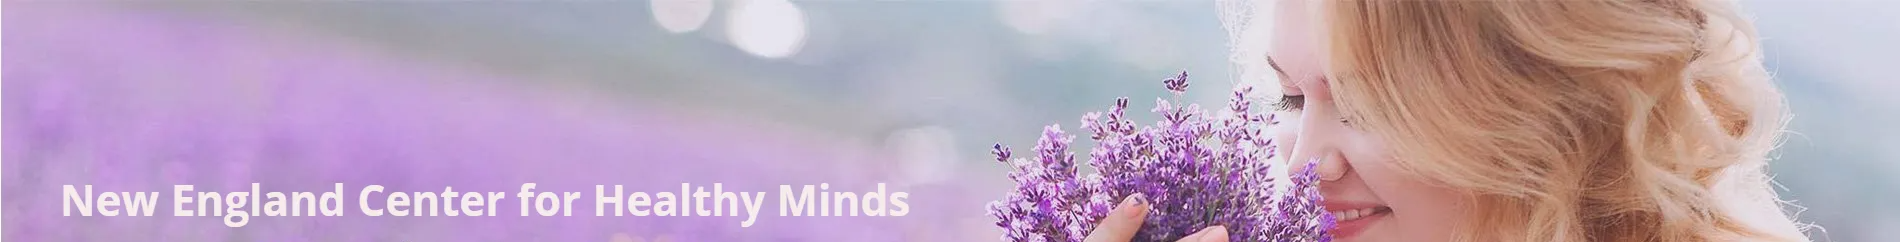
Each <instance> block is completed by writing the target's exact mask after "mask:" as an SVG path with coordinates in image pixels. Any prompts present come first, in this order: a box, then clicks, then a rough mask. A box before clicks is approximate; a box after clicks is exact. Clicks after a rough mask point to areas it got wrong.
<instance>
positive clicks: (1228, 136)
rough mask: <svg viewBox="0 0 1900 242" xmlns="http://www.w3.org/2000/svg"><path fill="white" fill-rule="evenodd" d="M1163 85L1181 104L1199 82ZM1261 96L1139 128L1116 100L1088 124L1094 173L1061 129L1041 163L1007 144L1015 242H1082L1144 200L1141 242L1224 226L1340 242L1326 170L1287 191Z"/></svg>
mask: <svg viewBox="0 0 1900 242" xmlns="http://www.w3.org/2000/svg"><path fill="white" fill-rule="evenodd" d="M1163 83H1164V84H1165V85H1166V87H1167V88H1168V90H1169V91H1171V92H1173V93H1174V94H1175V98H1174V99H1173V100H1176V101H1178V99H1179V97H1180V95H1182V94H1183V93H1185V92H1186V91H1187V87H1188V83H1187V72H1181V74H1179V75H1176V76H1175V77H1173V78H1169V79H1167V80H1165V81H1163ZM1251 91H1252V89H1251V88H1236V89H1235V90H1234V95H1233V97H1232V98H1233V99H1232V100H1230V101H1229V103H1228V105H1227V110H1226V111H1229V112H1231V113H1232V114H1229V115H1221V116H1209V115H1206V113H1205V112H1204V111H1203V110H1201V108H1200V105H1196V104H1188V105H1186V106H1178V105H1176V104H1174V102H1171V101H1170V99H1157V100H1156V101H1155V103H1156V107H1155V108H1154V109H1153V111H1154V112H1155V114H1157V115H1158V116H1160V117H1161V120H1159V121H1157V122H1155V124H1154V125H1152V126H1136V125H1135V124H1134V122H1133V121H1130V120H1127V119H1125V117H1126V116H1125V113H1124V112H1125V111H1126V110H1127V108H1128V98H1118V99H1116V101H1115V105H1114V106H1110V107H1109V111H1108V112H1107V113H1099V112H1091V113H1087V114H1085V115H1083V116H1082V126H1081V129H1082V132H1084V133H1087V134H1088V136H1089V138H1090V139H1092V140H1094V141H1095V142H1096V146H1095V147H1094V148H1093V149H1091V150H1089V153H1088V166H1089V167H1092V168H1094V170H1095V172H1094V173H1091V174H1079V173H1078V168H1079V167H1078V166H1077V164H1076V163H1075V157H1074V154H1072V153H1071V152H1069V151H1068V149H1069V144H1070V142H1071V141H1072V139H1073V137H1072V136H1069V135H1068V134H1067V133H1065V132H1063V131H1062V128H1061V126H1059V125H1049V126H1048V127H1046V128H1044V129H1043V133H1042V136H1041V138H1040V139H1039V140H1038V141H1037V142H1036V147H1035V148H1034V149H1033V150H1034V151H1035V153H1036V155H1035V157H1012V156H1011V154H1010V149H1009V147H1008V146H1003V145H1002V144H997V145H996V146H994V147H992V150H991V152H990V153H991V154H994V155H996V159H997V161H1000V162H1003V163H1005V164H1008V165H1010V166H1011V167H1013V168H1014V171H1013V172H1010V173H1009V178H1010V179H1012V180H1014V181H1015V182H1016V185H1017V186H1016V189H1015V190H1014V191H1012V192H1010V193H1008V194H1006V195H1005V197H1004V198H1003V199H1002V200H998V201H995V202H991V203H990V204H989V211H990V214H991V215H992V216H995V217H996V218H997V223H996V225H997V226H999V227H1002V228H1003V229H1004V231H1005V232H1004V235H1003V239H1004V240H1008V241H1081V240H1082V238H1083V237H1086V236H1087V234H1088V233H1089V231H1091V230H1094V226H1095V224H1096V223H1097V222H1099V221H1100V220H1101V219H1102V218H1103V217H1105V216H1107V215H1108V211H1109V210H1110V209H1111V208H1113V207H1114V205H1115V204H1116V201H1121V200H1122V199H1123V198H1126V197H1128V196H1131V195H1134V194H1143V195H1144V196H1147V197H1148V198H1149V199H1150V203H1149V206H1150V207H1149V209H1150V210H1149V213H1148V217H1147V218H1146V219H1145V220H1144V222H1143V224H1142V228H1141V230H1140V231H1138V232H1137V234H1136V237H1135V240H1136V241H1174V240H1175V239H1179V238H1181V237H1184V236H1186V235H1188V234H1189V233H1192V232H1194V231H1197V230H1200V229H1202V228H1205V227H1209V226H1215V225H1222V226H1227V228H1228V230H1229V231H1228V232H1229V238H1230V239H1232V240H1234V241H1330V240H1331V239H1332V236H1331V235H1328V234H1327V231H1328V230H1331V229H1332V227H1333V222H1334V220H1333V217H1332V215H1331V214H1330V213H1327V212H1326V211H1325V210H1324V208H1322V207H1321V206H1320V203H1321V201H1322V200H1321V198H1320V194H1319V191H1318V189H1317V188H1316V186H1315V185H1316V182H1317V181H1318V175H1316V174H1314V173H1313V169H1312V168H1313V166H1314V165H1315V164H1316V162H1317V160H1315V161H1309V162H1307V163H1306V164H1305V166H1306V167H1305V168H1306V169H1301V171H1303V172H1299V173H1296V174H1290V176H1289V178H1290V179H1288V181H1277V182H1276V181H1275V178H1274V176H1273V174H1272V173H1270V172H1269V169H1268V168H1269V167H1268V166H1269V162H1267V160H1269V159H1272V158H1274V154H1273V150H1274V145H1275V144H1274V143H1273V141H1272V140H1271V139H1270V138H1268V137H1267V136H1265V135H1263V134H1262V130H1263V129H1264V128H1265V127H1266V126H1267V125H1269V124H1272V123H1273V116H1272V115H1269V114H1256V113H1252V110H1253V109H1252V108H1251V106H1252V105H1253V103H1252V102H1251V101H1249V100H1248V97H1247V95H1248V94H1249V93H1250V92H1251ZM1281 185H1285V186H1287V187H1277V186H1281Z"/></svg>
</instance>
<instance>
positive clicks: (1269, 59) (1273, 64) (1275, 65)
mask: <svg viewBox="0 0 1900 242" xmlns="http://www.w3.org/2000/svg"><path fill="white" fill-rule="evenodd" d="M1267 66H1270V67H1273V71H1274V72H1279V73H1280V75H1281V76H1285V75H1286V70H1283V69H1280V64H1279V63H1276V62H1273V56H1272V55H1268V56H1267Z"/></svg>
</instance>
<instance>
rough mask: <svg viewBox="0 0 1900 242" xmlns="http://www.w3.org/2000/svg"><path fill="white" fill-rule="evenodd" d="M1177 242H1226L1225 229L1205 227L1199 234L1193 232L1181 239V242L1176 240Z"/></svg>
mask: <svg viewBox="0 0 1900 242" xmlns="http://www.w3.org/2000/svg"><path fill="white" fill-rule="evenodd" d="M1177 241H1179V242H1227V227H1226V226H1218V225H1216V226H1214V227H1207V228H1205V229H1201V231H1200V232H1194V234H1191V235H1188V236H1187V237H1184V238H1181V240H1177Z"/></svg>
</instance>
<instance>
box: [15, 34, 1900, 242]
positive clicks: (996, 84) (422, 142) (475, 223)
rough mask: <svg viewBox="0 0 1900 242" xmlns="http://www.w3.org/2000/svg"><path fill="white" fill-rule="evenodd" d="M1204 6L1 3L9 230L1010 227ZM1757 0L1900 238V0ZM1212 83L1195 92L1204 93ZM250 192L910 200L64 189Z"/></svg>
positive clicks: (1829, 152) (408, 236) (1794, 162)
mask: <svg viewBox="0 0 1900 242" xmlns="http://www.w3.org/2000/svg"><path fill="white" fill-rule="evenodd" d="M1213 5H1214V4H1212V3H1208V2H1202V1H1060V0H1051V1H785V0H704V1H701V0H680V1H672V0H665V1H556V2H502V1H472V2H470V1H456V2H408V1H370V2H321V1H285V2H267V1H163V2H119V1H9V2H6V3H5V6H6V7H7V8H5V10H4V14H0V15H3V16H4V17H3V19H4V21H3V22H4V23H5V24H4V28H5V29H6V31H5V35H4V37H0V43H4V47H5V48H6V49H10V50H13V51H12V52H8V53H7V54H4V56H3V58H0V77H3V78H4V79H6V81H5V85H4V87H5V89H4V91H0V95H4V96H5V98H0V101H4V104H0V114H3V115H4V118H0V120H3V121H4V125H0V136H3V139H0V143H5V144H7V145H6V146H4V147H0V151H3V152H4V154H3V155H0V158H3V159H4V160H5V162H3V163H0V184H4V185H0V187H3V188H4V190H3V191H0V214H4V215H6V217H5V219H4V220H0V227H3V229H0V233H4V234H0V240H8V241H127V240H140V241H146V240H150V241H462V240H475V241H635V240H638V241H655V240H656V239H660V238H662V237H664V238H666V239H664V240H674V241H987V240H994V239H995V238H996V236H997V235H998V232H999V230H997V229H995V228H993V226H991V225H989V223H990V222H991V221H990V218H989V217H987V216H985V215H984V214H983V208H982V206H983V204H984V203H985V202H987V201H988V200H992V199H996V198H999V197H1000V196H1001V195H1002V194H1003V191H1005V190H1007V189H1008V188H1009V185H1008V183H1007V181H1008V180H1007V179H1006V178H1004V177H1003V174H1004V171H1003V169H1005V168H1004V167H1002V166H1000V165H997V164H994V162H993V161H990V160H989V159H986V158H985V156H986V155H987V153H986V152H987V149H988V147H989V145H990V144H991V142H993V141H999V140H1001V141H1022V143H1008V144H1010V145H1015V146H1019V147H1026V146H1028V145H1029V143H1027V141H1030V140H1033V138H1034V137H1033V135H1032V134H1036V133H1038V131H1040V130H1041V127H1042V125H1045V124H1048V123H1049V122H1062V123H1063V124H1064V125H1065V126H1071V127H1073V125H1074V122H1075V121H1074V117H1076V116H1078V115H1080V114H1081V113H1082V112H1084V111H1087V110H1097V109H1101V108H1103V107H1106V106H1107V105H1109V104H1110V103H1107V102H1103V101H1105V100H1113V99H1114V98H1115V97H1118V96H1134V97H1142V96H1161V95H1164V93H1162V92H1161V91H1159V90H1158V89H1157V88H1155V87H1156V85H1157V84H1158V83H1156V81H1157V80H1160V79H1162V78H1165V77H1168V76H1169V75H1172V74H1173V73H1175V72H1177V71H1181V70H1183V69H1186V70H1190V71H1193V72H1195V73H1197V76H1196V79H1195V83H1196V85H1197V86H1196V87H1195V88H1196V90H1227V87H1226V86H1224V85H1231V83H1233V82H1234V81H1233V80H1231V78H1227V77H1225V76H1223V75H1220V74H1219V73H1221V72H1224V71H1228V69H1227V68H1228V66H1227V63H1226V62H1225V61H1226V58H1227V56H1226V55H1227V54H1228V47H1227V46H1226V45H1227V39H1226V38H1227V36H1226V34H1225V33H1224V32H1223V30H1222V29H1221V26H1220V24H1219V23H1218V20H1217V18H1216V15H1217V14H1216V13H1215V10H1214V6H1213ZM1743 5H1744V7H1745V8H1747V9H1748V10H1750V11H1749V12H1752V13H1753V14H1752V15H1753V16H1754V17H1755V18H1756V19H1757V21H1758V23H1759V27H1760V28H1761V35H1762V36H1763V37H1764V38H1765V39H1764V42H1763V43H1764V45H1765V47H1766V50H1767V54H1768V58H1769V60H1768V64H1769V65H1770V68H1772V69H1773V70H1774V71H1775V72H1776V75H1777V78H1778V81H1779V84H1780V85H1781V86H1782V88H1783V89H1784V90H1786V91H1787V93H1788V95H1789V100H1790V102H1791V104H1792V105H1793V107H1794V114H1795V115H1794V120H1793V127H1791V128H1792V130H1791V131H1790V136H1791V137H1790V139H1789V140H1788V141H1787V142H1786V144H1784V145H1783V146H1782V148H1781V150H1779V151H1778V152H1777V154H1778V155H1780V157H1779V158H1778V159H1777V160H1776V161H1775V163H1774V164H1773V166H1774V167H1773V171H1774V172H1775V173H1776V175H1777V180H1778V181H1779V182H1780V183H1781V184H1782V185H1783V186H1784V187H1786V188H1787V190H1786V191H1783V193H1782V194H1783V195H1784V196H1786V197H1787V198H1788V199H1791V200H1795V201H1796V202H1797V203H1798V205H1801V206H1804V207H1806V208H1805V210H1803V212H1801V213H1800V216H1801V218H1802V219H1803V220H1804V221H1809V222H1814V223H1818V224H1819V225H1821V226H1822V227H1823V228H1825V231H1815V237H1816V239H1817V240H1819V241H1881V240H1883V239H1884V238H1895V237H1900V209H1897V208H1894V207H1892V206H1887V205H1890V204H1896V203H1900V148H1896V147H1900V128H1895V127H1893V125H1892V124H1895V123H1900V99H1896V97H1900V95H1892V93H1891V92H1893V91H1900V82H1895V80H1891V79H1892V78H1891V76H1892V73H1891V69H1892V66H1893V65H1894V64H1896V63H1900V62H1896V61H1894V60H1893V58H1894V57H1895V56H1900V47H1896V46H1893V45H1891V44H1890V43H1900V18H1896V17H1894V16H1900V3H1891V2H1881V1H1848V0H1841V1H1744V4H1743ZM1201 73H1206V74H1201ZM1224 94H1225V93H1224V92H1220V91H1206V92H1194V93H1190V95H1192V98H1195V99H1197V100H1198V101H1199V102H1201V103H1218V102H1219V101H1222V100H1224V98H1225V96H1224ZM1142 115H1145V113H1139V112H1138V113H1137V114H1136V115H1135V116H1136V117H1135V118H1137V119H1139V120H1152V117H1147V116H1142ZM251 182H259V183H263V185H264V186H265V189H267V190H279V191H316V190H325V189H328V188H329V185H330V184H331V183H335V182H343V183H346V189H347V190H354V189H358V188H360V186H361V185H367V184H380V185H384V186H388V187H389V188H388V190H391V191H432V190H435V189H439V188H441V187H443V186H454V187H455V189H456V190H457V191H502V192H512V191H515V190H516V189H518V187H516V186H517V185H518V184H520V183H524V182H537V183H540V184H541V187H542V188H541V190H555V191H572V192H582V193H583V195H584V196H588V195H591V194H592V187H591V186H592V185H595V184H608V185H611V184H625V185H628V187H627V189H628V190H629V191H669V190H673V189H677V187H678V184H679V183H681V182H691V183H695V184H706V183H713V182H722V183H725V185H726V187H727V188H728V190H745V191H775V190H774V189H776V186H777V185H780V184H794V185H797V184H815V183H819V182H827V183H830V184H831V185H832V186H833V187H834V190H836V189H839V188H841V187H842V188H844V189H857V190H860V191H861V190H863V189H866V187H869V186H870V185H871V184H875V183H877V182H885V183H890V184H892V185H893V187H892V189H893V190H901V191H907V192H910V193H911V200H910V201H911V208H912V212H911V214H910V215H908V216H906V217H884V218H872V217H777V216H775V215H776V214H775V212H774V211H775V210H774V209H775V208H767V209H766V211H767V212H768V213H771V214H765V215H761V216H760V217H759V218H758V223H757V224H756V225H754V226H753V227H751V228H739V227H738V226H737V222H738V221H739V220H741V218H727V217H711V218H700V217H688V218H661V217H593V216H592V210H591V208H592V205H591V204H584V205H583V204H577V205H578V206H577V207H578V208H576V209H575V210H574V211H573V212H574V213H575V214H576V216H574V217H557V218H548V217H526V218H523V217H514V216H507V215H510V214H505V213H504V214H502V215H504V216H497V217H365V216H361V214H359V213H357V212H358V211H357V210H355V209H354V208H350V209H348V210H346V211H349V212H350V215H347V216H345V217H252V219H253V220H252V221H251V223H250V224H249V225H247V226H245V227H244V228H236V229H233V228H227V227H225V226H224V225H223V224H221V223H220V222H219V221H218V219H219V218H216V217H168V216H167V217H151V218H146V217H63V216H60V207H59V206H60V205H61V204H60V200H59V199H60V198H61V197H60V195H61V194H60V185H66V184H73V185H82V184H93V185H95V188H94V189H95V190H106V191H165V192H169V191H170V188H169V186H170V185H172V184H193V185H197V186H198V190H201V191H203V190H209V191H235V190H240V189H247V188H248V185H249V183H251ZM167 195H169V194H168V193H167ZM346 195H348V196H349V197H354V196H355V194H353V193H352V194H346ZM513 199H515V198H512V197H511V198H509V200H505V201H504V202H503V204H505V205H508V206H512V205H513V204H512V202H511V201H512V200H513ZM590 199H591V198H584V199H582V200H581V201H588V200H590ZM166 201H169V198H168V199H167V200H166ZM775 202H776V201H769V202H767V204H766V206H768V207H771V206H775V204H774V203H775ZM577 203H581V202H577ZM351 205H352V206H354V204H351ZM168 206H169V204H160V205H159V207H160V209H161V211H160V214H166V213H168V212H169V211H167V210H168V209H169V207H168ZM514 209H515V208H513V207H504V208H502V211H514ZM583 215H585V216H583ZM1823 232H1824V233H1823Z"/></svg>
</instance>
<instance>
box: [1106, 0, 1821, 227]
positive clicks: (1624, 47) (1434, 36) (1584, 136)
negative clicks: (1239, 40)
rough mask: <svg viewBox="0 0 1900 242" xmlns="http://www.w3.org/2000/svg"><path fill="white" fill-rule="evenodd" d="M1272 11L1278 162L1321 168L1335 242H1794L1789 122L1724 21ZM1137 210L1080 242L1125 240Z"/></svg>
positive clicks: (1639, 4) (1518, 5) (1634, 11)
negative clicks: (1786, 168)
mask: <svg viewBox="0 0 1900 242" xmlns="http://www.w3.org/2000/svg"><path fill="white" fill-rule="evenodd" d="M1277 4H1278V6H1277V7H1275V8H1274V9H1275V12H1274V13H1272V15H1273V18H1274V21H1273V23H1274V26H1275V27H1274V28H1273V41H1272V44H1271V45H1272V46H1271V50H1270V53H1269V54H1268V56H1266V57H1263V58H1268V59H1269V60H1270V61H1268V63H1270V64H1269V65H1271V66H1272V68H1273V69H1275V70H1276V71H1277V72H1278V74H1279V80H1280V81H1279V82H1280V83H1279V84H1280V85H1281V86H1282V87H1283V90H1284V91H1283V93H1284V94H1285V96H1284V97H1283V98H1282V100H1281V101H1280V108H1281V109H1282V111H1284V113H1283V114H1282V115H1283V116H1282V117H1283V118H1288V117H1290V118H1289V119H1285V120H1286V121H1285V122H1284V123H1283V124H1285V125H1288V126H1287V127H1286V128H1283V129H1281V130H1286V131H1284V132H1283V133H1281V134H1279V137H1277V138H1278V139H1279V140H1281V141H1282V142H1284V143H1283V144H1285V145H1284V146H1282V147H1281V148H1282V150H1280V152H1281V153H1283V154H1292V155H1291V156H1292V160H1306V159H1315V158H1316V159H1320V160H1321V164H1320V166H1319V167H1318V168H1316V169H1319V170H1318V173H1320V174H1322V176H1323V177H1324V178H1323V179H1322V180H1323V181H1322V183H1321V192H1322V193H1323V194H1324V195H1325V196H1326V200H1327V203H1326V207H1327V209H1328V210H1329V211H1333V212H1334V214H1335V215H1338V216H1339V217H1340V218H1341V221H1340V222H1339V228H1337V229H1336V230H1335V231H1334V235H1335V236H1336V237H1337V238H1336V240H1335V241H1807V240H1808V239H1807V238H1806V237H1805V236H1804V235H1803V231H1802V228H1801V227H1799V226H1798V224H1797V223H1795V222H1794V221H1792V220H1790V219H1789V217H1788V215H1787V214H1785V213H1784V211H1782V209H1781V204H1780V202H1779V200H1777V199H1776V197H1775V194H1774V191H1773V190H1772V189H1771V187H1770V184H1769V179H1768V176H1767V174H1766V171H1764V168H1765V162H1766V161H1765V158H1764V156H1765V155H1766V153H1767V152H1768V151H1769V150H1770V149H1772V148H1773V145H1774V143H1775V142H1776V141H1777V136H1778V134H1779V133H1780V131H1781V128H1782V126H1783V124H1784V117H1783V113H1784V107H1783V105H1782V102H1781V94H1779V93H1778V92H1777V91H1776V90H1775V89H1774V88H1773V86H1772V85H1771V83H1770V82H1769V79H1768V73H1766V72H1765V71H1764V70H1763V69H1762V66H1761V62H1760V59H1759V53H1758V52H1759V50H1758V47H1757V44H1756V43H1755V39H1754V35H1753V30H1752V29H1751V27H1750V24H1749V23H1748V22H1747V21H1746V19H1743V18H1741V17H1739V16H1738V15H1737V13H1736V12H1735V10H1733V9H1731V4H1730V3H1726V2H1705V1H1673V0H1654V1H1607V0H1588V1H1558V0H1550V1H1411V0H1405V1H1305V0H1285V1H1279V2H1277ZM1140 203H1141V201H1139V200H1135V201H1128V202H1125V203H1124V206H1123V208H1120V209H1117V210H1116V211H1115V212H1114V213H1113V214H1112V215H1110V218H1109V219H1108V220H1106V221H1105V222H1104V223H1103V224H1102V225H1101V226H1100V227H1099V228H1098V229H1097V230H1096V231H1095V232H1094V233H1092V234H1091V236H1090V238H1089V241H1127V240H1128V238H1129V237H1130V236H1132V235H1133V233H1134V232H1135V231H1134V228H1137V227H1139V223H1140V218H1141V217H1142V215H1144V214H1145V213H1146V211H1143V209H1142V208H1143V207H1144V206H1139V205H1140ZM1225 240H1226V232H1225V231H1224V228H1221V227H1214V228H1209V229H1208V230H1205V231H1202V232H1201V233H1197V234H1195V235H1192V236H1189V237H1188V238H1187V239H1185V240H1184V241H1225Z"/></svg>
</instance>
